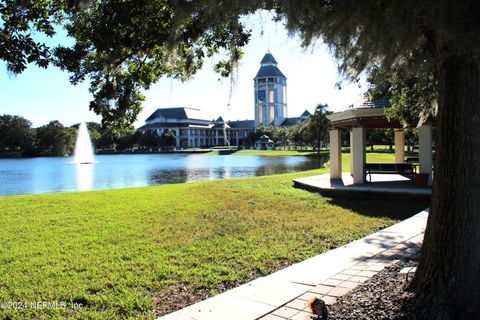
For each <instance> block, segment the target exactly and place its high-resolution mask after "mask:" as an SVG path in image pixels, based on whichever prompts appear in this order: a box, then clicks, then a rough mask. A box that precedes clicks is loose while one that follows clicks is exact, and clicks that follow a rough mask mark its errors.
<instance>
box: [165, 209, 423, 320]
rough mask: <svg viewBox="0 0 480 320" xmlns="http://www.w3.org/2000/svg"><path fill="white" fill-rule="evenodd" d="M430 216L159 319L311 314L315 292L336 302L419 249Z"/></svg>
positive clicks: (295, 319)
mask: <svg viewBox="0 0 480 320" xmlns="http://www.w3.org/2000/svg"><path fill="white" fill-rule="evenodd" d="M427 217H428V209H427V210H424V211H422V212H420V213H418V214H416V215H415V216H413V217H411V218H409V219H407V220H404V221H402V222H399V223H397V224H395V225H393V226H390V227H388V228H385V229H383V230H380V231H378V232H376V233H373V234H371V235H369V236H367V237H365V238H362V239H360V240H356V241H353V242H351V243H349V244H347V245H345V246H343V247H340V248H336V249H333V250H330V251H328V252H326V253H323V254H321V255H318V256H315V257H313V258H310V259H307V260H305V261H302V262H300V263H297V264H294V265H292V266H290V267H287V268H285V269H283V270H280V271H278V272H275V273H273V274H271V275H268V276H266V277H261V278H258V279H256V280H253V281H251V282H249V283H246V284H244V285H242V286H240V287H237V288H234V289H232V290H229V291H226V292H224V293H222V294H219V295H217V296H215V297H212V298H209V299H207V300H204V301H201V302H199V303H196V304H194V305H192V306H189V307H187V308H184V309H181V310H178V311H176V312H173V313H171V314H168V315H166V316H163V317H160V318H158V319H161V320H224V319H231V320H254V319H265V320H267V319H268V320H280V319H292V320H299V319H310V316H311V314H310V313H308V311H307V309H306V308H307V306H306V301H307V300H308V299H309V298H310V297H312V296H318V297H321V298H322V299H324V300H325V302H326V303H327V304H332V303H334V302H335V300H336V298H337V297H339V296H342V295H344V294H346V293H347V292H348V291H350V290H352V289H353V288H355V287H356V286H358V285H359V284H361V283H362V282H365V281H366V280H368V279H369V278H371V277H372V276H373V275H375V274H376V273H377V272H379V271H381V270H382V269H383V268H384V267H386V266H388V265H390V264H393V263H395V262H396V261H398V259H401V258H407V257H410V256H412V255H416V254H418V253H419V251H420V248H421V242H422V240H423V233H424V231H425V226H426V222H427Z"/></svg>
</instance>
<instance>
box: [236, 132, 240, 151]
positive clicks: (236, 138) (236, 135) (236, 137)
mask: <svg viewBox="0 0 480 320" xmlns="http://www.w3.org/2000/svg"><path fill="white" fill-rule="evenodd" d="M235 140H236V141H237V148H238V147H239V144H240V143H239V142H238V130H235Z"/></svg>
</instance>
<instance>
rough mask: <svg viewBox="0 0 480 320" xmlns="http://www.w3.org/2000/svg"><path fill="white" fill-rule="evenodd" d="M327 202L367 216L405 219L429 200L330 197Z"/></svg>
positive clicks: (425, 205)
mask: <svg viewBox="0 0 480 320" xmlns="http://www.w3.org/2000/svg"><path fill="white" fill-rule="evenodd" d="M328 203H330V204H332V205H335V206H339V207H342V208H345V209H349V210H352V211H354V212H356V213H359V214H361V215H365V216H369V217H388V218H391V219H396V220H403V219H407V218H409V217H411V216H413V215H415V214H417V213H419V212H420V211H422V210H424V209H425V208H428V207H429V206H430V200H391V199H345V198H343V199H342V198H331V199H330V200H328Z"/></svg>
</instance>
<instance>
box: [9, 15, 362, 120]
mask: <svg viewBox="0 0 480 320" xmlns="http://www.w3.org/2000/svg"><path fill="white" fill-rule="evenodd" d="M245 22H246V23H247V25H248V26H249V27H250V28H252V37H251V40H250V42H249V44H248V45H247V46H246V47H245V48H244V53H245V54H244V57H243V58H242V60H241V61H240V66H239V68H238V70H237V72H238V74H237V78H236V81H235V84H234V85H233V86H231V82H230V79H229V78H221V77H220V76H219V75H218V74H216V73H215V72H214V71H213V65H214V63H215V62H216V61H217V60H218V59H219V58H220V57H214V58H213V59H211V60H206V61H205V63H204V66H203V69H202V70H201V71H200V72H198V73H197V74H196V75H195V76H194V77H193V79H191V80H189V81H188V82H185V83H182V82H180V81H178V80H173V79H169V78H162V79H160V81H159V82H158V83H157V84H155V85H153V86H151V88H150V89H149V90H148V91H146V92H144V94H145V96H146V100H145V101H144V103H143V106H144V109H143V111H142V112H141V113H140V114H139V116H138V120H137V122H136V123H135V127H139V126H141V125H143V124H144V123H145V119H146V118H148V116H150V114H152V113H153V112H154V111H155V110H156V109H157V108H173V107H191V108H196V109H200V110H201V113H202V115H203V116H204V119H214V118H215V119H216V118H218V117H219V116H222V117H223V119H225V120H245V119H253V118H254V98H253V97H254V90H253V78H254V77H255V75H256V73H257V72H258V69H259V68H260V61H261V60H262V58H263V56H264V55H265V53H267V52H268V51H270V53H271V54H272V55H273V56H274V57H275V59H276V60H277V62H278V68H279V69H280V70H281V71H282V72H283V74H284V75H285V76H286V77H287V113H288V116H289V117H296V116H300V114H302V113H303V111H305V110H309V111H310V112H312V113H313V111H314V110H315V106H316V105H317V104H319V103H326V104H328V105H329V109H330V110H331V111H340V110H343V109H345V108H347V107H348V106H349V105H351V104H355V103H358V102H360V101H361V100H362V94H363V92H364V91H365V90H366V85H365V83H361V84H358V83H348V82H343V84H342V86H341V87H342V89H341V90H339V89H338V88H337V87H336V86H335V84H336V83H337V82H338V81H339V80H340V79H341V78H340V76H339V74H338V72H337V63H336V61H335V59H334V58H333V57H332V54H331V53H330V52H329V49H328V48H327V46H325V45H324V44H320V43H318V44H316V45H315V47H314V48H313V49H312V48H308V49H304V48H301V45H300V40H299V38H298V37H290V36H288V34H287V32H286V30H285V29H284V27H283V25H282V24H281V22H280V23H275V22H273V21H271V15H269V14H268V13H258V14H255V15H253V16H250V17H248V18H247V19H245ZM61 34H62V32H60V33H59V37H65V36H64V35H63V36H62V35H61ZM60 41H63V43H65V42H67V41H68V40H65V39H63V38H61V39H60ZM88 87H89V84H88V82H84V83H81V84H79V85H77V86H73V85H71V84H70V83H69V81H68V74H67V73H66V72H63V71H61V70H59V69H58V68H55V67H53V66H51V67H49V68H48V69H41V68H38V67H36V66H34V65H29V67H28V68H27V70H26V71H25V72H23V73H22V74H20V75H16V76H12V75H9V74H8V73H7V71H6V67H5V64H3V65H0V114H12V115H20V116H23V117H24V118H26V119H28V120H30V121H32V123H33V126H34V127H38V126H41V125H44V124H47V123H48V122H50V121H51V120H59V121H60V122H62V123H63V124H64V125H66V126H70V125H72V124H75V123H79V122H84V121H97V122H100V117H98V116H96V115H95V114H94V113H93V112H92V111H90V110H89V108H88V106H89V103H90V100H91V98H92V97H91V94H90V93H89V91H88ZM231 89H232V90H233V91H232V94H230V91H231Z"/></svg>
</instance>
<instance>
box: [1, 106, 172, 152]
mask: <svg viewBox="0 0 480 320" xmlns="http://www.w3.org/2000/svg"><path fill="white" fill-rule="evenodd" d="M78 126H79V124H75V125H73V126H70V127H67V126H64V125H63V124H62V123H61V122H60V121H58V120H53V121H50V122H49V123H48V124H46V125H43V126H41V127H37V128H33V127H32V122H31V121H29V120H27V119H25V118H23V117H21V116H15V115H0V156H2V157H19V156H24V157H34V156H68V155H71V154H72V153H73V149H74V147H75V140H76V134H77V129H78ZM87 127H88V131H89V133H90V138H91V139H92V144H93V145H94V147H95V149H96V150H97V151H99V150H107V151H111V150H133V149H137V150H138V149H144V148H160V147H163V146H171V145H174V144H175V137H174V136H173V134H172V133H167V134H164V135H162V136H157V135H153V134H142V133H141V132H139V131H136V130H135V129H134V128H133V127H129V128H124V129H121V130H119V129H115V128H102V126H101V125H100V124H99V123H96V122H88V123H87Z"/></svg>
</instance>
